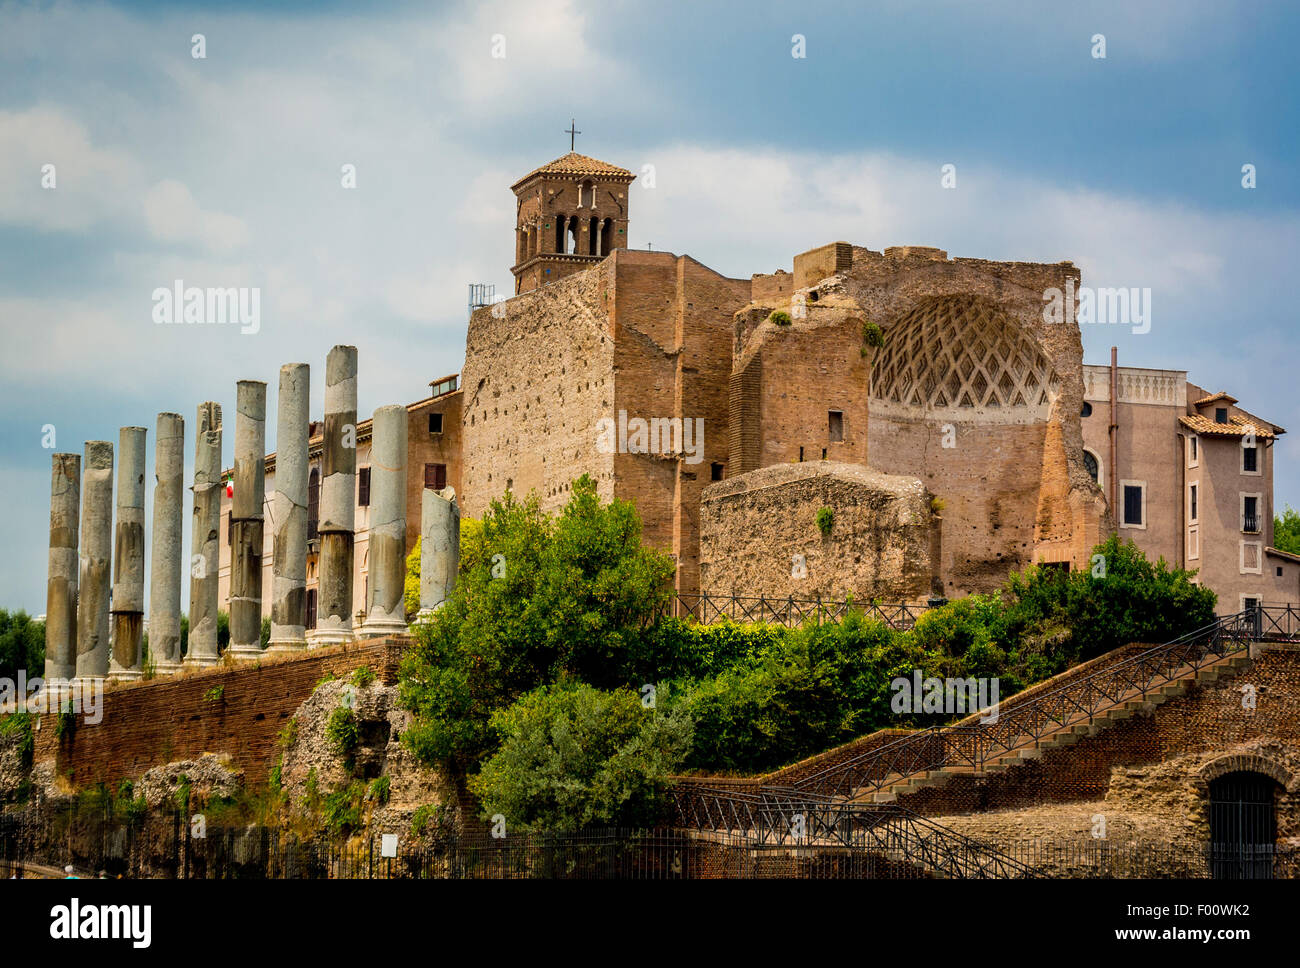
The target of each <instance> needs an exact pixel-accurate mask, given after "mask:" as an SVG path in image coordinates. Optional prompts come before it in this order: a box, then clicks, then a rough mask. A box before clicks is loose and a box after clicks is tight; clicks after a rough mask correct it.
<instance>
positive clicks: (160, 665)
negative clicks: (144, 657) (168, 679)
mask: <svg viewBox="0 0 1300 968" xmlns="http://www.w3.org/2000/svg"><path fill="white" fill-rule="evenodd" d="M180 671H181V663H179V662H155V663H154V664H153V677H154V678H155V679H157V678H159V677H160V676H170V675H174V674H176V673H177V672H180Z"/></svg>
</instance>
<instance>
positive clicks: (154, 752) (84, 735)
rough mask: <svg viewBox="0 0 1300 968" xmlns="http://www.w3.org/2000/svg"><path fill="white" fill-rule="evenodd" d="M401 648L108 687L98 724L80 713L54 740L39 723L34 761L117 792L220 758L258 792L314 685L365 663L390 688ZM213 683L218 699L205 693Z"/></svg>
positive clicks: (393, 644)
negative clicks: (144, 778) (176, 765)
mask: <svg viewBox="0 0 1300 968" xmlns="http://www.w3.org/2000/svg"><path fill="white" fill-rule="evenodd" d="M404 649H405V641H404V640H400V639H380V640H371V641H368V642H366V643H364V644H359V645H347V646H331V647H328V648H322V649H316V650H313V651H311V652H306V653H297V654H293V655H286V656H283V657H280V656H276V657H266V658H263V659H261V660H260V661H258V662H255V663H241V664H239V665H236V666H233V667H226V666H216V667H213V668H211V669H205V670H201V671H194V672H186V673H182V674H179V675H174V676H169V677H167V678H164V679H150V680H146V681H142V682H134V683H116V684H110V685H109V686H108V688H107V689H106V690H105V692H104V699H103V709H102V712H103V716H102V719H101V721H100V722H99V723H97V724H96V725H89V724H87V723H85V722H84V721H82V719H81V718H80V717H78V721H77V725H76V728H75V729H74V730H73V731H72V732H71V734H65V736H64V737H63V738H62V739H60V738H59V737H56V736H55V729H54V726H55V723H54V718H53V717H51V716H48V715H47V716H43V717H41V719H42V722H41V728H40V729H39V730H38V731H37V732H36V751H35V755H34V757H33V761H34V764H35V765H36V766H40V765H41V764H43V763H50V764H53V766H54V770H55V775H56V776H59V777H63V778H65V779H66V780H68V781H69V782H70V783H71V784H72V785H74V786H75V787H77V788H86V787H91V786H94V785H95V784H97V783H105V784H108V785H109V786H110V787H113V788H116V786H117V784H118V783H119V782H120V781H122V780H125V779H132V780H134V779H136V778H138V777H140V776H141V775H142V774H143V773H145V771H147V770H148V769H150V768H151V767H155V766H160V765H162V764H166V763H170V762H174V761H178V760H197V759H199V758H200V757H201V756H202V755H203V754H205V753H212V754H218V755H221V754H227V755H229V756H230V758H231V769H232V770H233V771H234V772H241V773H243V774H244V777H245V782H246V783H247V784H249V785H251V786H256V785H257V784H260V783H262V782H264V781H265V780H266V777H267V773H268V771H269V769H270V767H271V766H272V765H273V764H274V762H275V759H276V757H277V756H278V755H279V747H278V745H277V741H276V739H277V736H278V735H279V732H280V730H281V729H282V728H283V727H284V724H285V723H286V722H287V721H288V720H289V718H290V717H291V716H293V715H294V713H295V712H296V711H297V710H298V707H299V706H301V705H302V703H303V702H304V701H305V700H306V699H307V697H308V696H310V695H311V694H312V691H313V690H314V689H315V687H316V684H317V683H318V682H320V680H321V679H323V678H325V677H326V676H327V675H329V674H333V675H335V676H345V675H348V674H350V673H351V672H352V671H353V670H354V669H356V668H357V667H359V666H368V667H369V668H371V669H373V670H374V671H375V672H376V674H377V676H378V678H379V679H380V680H382V681H383V682H385V683H387V684H390V685H391V684H393V683H395V682H396V681H397V666H398V662H399V661H400V659H401V655H402V653H403V651H404ZM217 687H220V695H219V696H216V695H215V694H214V693H213V692H212V690H214V689H215V688H217Z"/></svg>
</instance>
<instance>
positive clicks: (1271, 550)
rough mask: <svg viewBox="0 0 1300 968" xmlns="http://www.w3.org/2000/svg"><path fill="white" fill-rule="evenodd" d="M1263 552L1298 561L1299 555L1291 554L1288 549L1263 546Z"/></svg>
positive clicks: (1299, 560)
mask: <svg viewBox="0 0 1300 968" xmlns="http://www.w3.org/2000/svg"><path fill="white" fill-rule="evenodd" d="M1264 554H1266V555H1272V556H1273V557H1275V558H1282V559H1284V560H1286V561H1297V562H1300V555H1296V554H1292V553H1291V552H1289V551H1283V550H1282V549H1281V548H1265V549H1264Z"/></svg>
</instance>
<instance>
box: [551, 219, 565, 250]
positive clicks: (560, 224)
mask: <svg viewBox="0 0 1300 968" xmlns="http://www.w3.org/2000/svg"><path fill="white" fill-rule="evenodd" d="M552 251H554V252H563V251H564V216H563V215H557V216H555V248H554V249H553V250H552Z"/></svg>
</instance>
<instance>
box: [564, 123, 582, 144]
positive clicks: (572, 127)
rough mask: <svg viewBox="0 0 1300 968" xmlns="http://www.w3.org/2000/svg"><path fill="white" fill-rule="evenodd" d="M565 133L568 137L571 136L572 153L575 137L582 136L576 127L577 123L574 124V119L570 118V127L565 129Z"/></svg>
mask: <svg viewBox="0 0 1300 968" xmlns="http://www.w3.org/2000/svg"><path fill="white" fill-rule="evenodd" d="M564 133H565V134H567V135H568V136H569V150H570V151H572V150H573V139H574V137H575V136H576V135H580V134H582V132H581V131H579V130H577V127H576V125H575V122H574V120H573V118H569V126H568V127H567V128H565V129H564Z"/></svg>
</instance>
